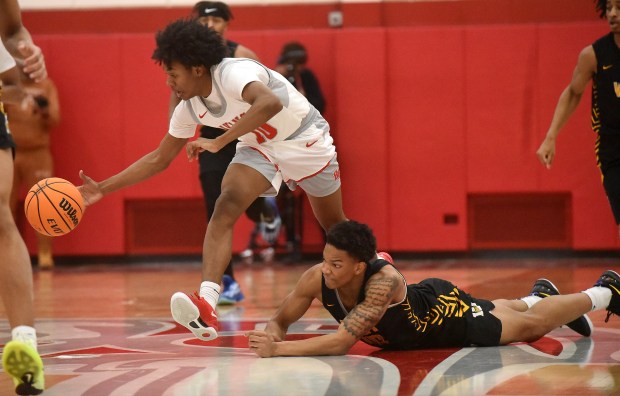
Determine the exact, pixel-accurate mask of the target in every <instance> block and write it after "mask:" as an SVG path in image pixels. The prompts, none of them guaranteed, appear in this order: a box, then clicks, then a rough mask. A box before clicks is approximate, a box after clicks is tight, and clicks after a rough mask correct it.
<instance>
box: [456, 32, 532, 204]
mask: <svg viewBox="0 0 620 396" xmlns="http://www.w3.org/2000/svg"><path fill="white" fill-rule="evenodd" d="M536 30H537V28H536V26H535V25H519V26H488V27H487V26H485V27H476V26H471V27H468V28H467V29H466V35H465V54H466V55H465V56H466V58H465V84H466V87H465V91H466V93H465V98H466V125H467V127H466V128H467V132H466V133H467V178H468V180H467V189H468V190H469V191H472V192H491V191H493V192H499V191H501V192H504V191H528V190H529V191H531V190H533V189H534V188H535V181H536V170H537V166H538V164H537V163H536V161H535V157H534V152H535V150H536V148H535V147H536V146H537V145H538V143H539V142H538V138H537V135H536V133H535V130H534V128H535V123H534V120H535V119H536V112H537V111H538V107H537V103H538V98H537V97H536V90H535V83H536V76H537V73H538V59H537V56H538V52H537V41H538V37H537V31H536Z"/></svg>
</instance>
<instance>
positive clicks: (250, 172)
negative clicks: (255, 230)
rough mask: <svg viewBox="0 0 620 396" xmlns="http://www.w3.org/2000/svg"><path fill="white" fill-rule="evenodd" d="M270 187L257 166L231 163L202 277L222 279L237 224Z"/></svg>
mask: <svg viewBox="0 0 620 396" xmlns="http://www.w3.org/2000/svg"><path fill="white" fill-rule="evenodd" d="M270 186H271V184H270V183H269V181H268V180H267V179H266V178H265V177H264V176H263V175H262V174H260V173H259V172H257V171H256V170H255V169H252V168H250V167H249V166H246V165H242V164H230V166H229V167H228V170H227V171H226V174H225V175H224V180H223V181H222V193H221V195H220V197H219V198H218V199H217V202H216V204H215V210H214V211H213V216H212V217H211V220H210V221H209V225H208V226H207V233H206V235H205V240H204V244H203V249H202V280H207V281H211V282H215V283H220V282H221V280H222V275H223V274H224V271H225V270H226V266H227V265H228V263H229V262H230V259H231V255H232V235H233V228H234V226H235V223H236V222H237V220H238V219H239V217H241V215H242V214H243V213H244V212H245V210H246V209H247V208H248V207H249V206H250V204H251V203H252V202H254V200H255V199H256V198H257V197H258V196H259V195H260V194H262V193H263V192H265V191H266V190H267V189H269V187H270Z"/></svg>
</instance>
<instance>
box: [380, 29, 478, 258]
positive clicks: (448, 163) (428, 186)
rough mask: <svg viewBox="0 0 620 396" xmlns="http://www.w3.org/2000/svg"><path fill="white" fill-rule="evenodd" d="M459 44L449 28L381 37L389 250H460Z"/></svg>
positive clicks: (463, 194)
mask: <svg viewBox="0 0 620 396" xmlns="http://www.w3.org/2000/svg"><path fill="white" fill-rule="evenodd" d="M463 43H464V32H463V29H462V28H456V27H454V28H447V29H446V28H418V29H415V28H401V29H390V31H389V33H388V37H387V49H388V50H387V52H388V54H389V57H388V59H389V65H388V70H387V76H388V84H387V85H388V98H389V99H388V102H387V103H388V106H387V108H388V120H389V122H388V129H387V134H388V136H389V142H388V147H389V155H388V164H389V165H388V166H389V168H388V169H389V172H388V174H387V175H388V179H387V180H388V183H389V186H388V191H389V192H390V195H389V196H386V197H385V198H386V200H387V201H388V202H389V214H390V216H389V217H390V219H391V223H390V226H391V227H390V238H389V240H390V241H391V246H392V248H393V249H395V250H411V249H414V250H423V251H424V250H464V249H465V248H466V241H467V239H466V224H467V223H466V221H467V217H466V205H465V203H466V202H465V197H466V191H465V180H466V173H465V169H466V168H465V165H466V162H465V135H464V125H463V118H464V100H463V97H464V93H465V92H464V86H465V84H464V80H465V78H464V77H465V76H464V64H463V59H464V56H465V53H464V45H463ZM446 215H447V216H456V217H457V219H456V221H457V223H456V224H445V223H444V217H445V216H446Z"/></svg>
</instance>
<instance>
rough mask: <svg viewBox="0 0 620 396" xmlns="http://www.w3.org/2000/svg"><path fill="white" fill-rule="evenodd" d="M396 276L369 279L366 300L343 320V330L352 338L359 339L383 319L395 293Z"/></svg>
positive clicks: (397, 280)
mask: <svg viewBox="0 0 620 396" xmlns="http://www.w3.org/2000/svg"><path fill="white" fill-rule="evenodd" d="M398 282H402V279H399V278H398V277H397V276H392V277H383V278H377V279H373V278H371V279H370V280H369V281H368V283H367V284H366V298H364V301H362V302H361V303H360V304H358V305H356V306H355V307H354V308H353V310H351V312H349V314H348V315H347V317H346V318H344V320H343V322H342V323H343V325H344V328H345V330H346V331H347V332H349V333H350V334H351V335H352V336H354V337H356V338H358V339H359V338H361V337H363V336H364V335H365V334H367V333H368V332H369V331H370V330H371V329H372V328H373V327H374V326H375V325H376V324H377V323H378V322H379V321H380V320H381V318H382V317H383V314H384V313H385V311H386V310H387V308H388V306H389V305H390V301H392V298H393V296H394V293H395V292H396V289H397V287H398Z"/></svg>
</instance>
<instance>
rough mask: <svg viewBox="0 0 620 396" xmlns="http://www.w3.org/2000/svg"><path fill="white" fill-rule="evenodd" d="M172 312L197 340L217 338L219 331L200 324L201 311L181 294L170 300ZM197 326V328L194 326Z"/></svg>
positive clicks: (173, 316)
mask: <svg viewBox="0 0 620 396" xmlns="http://www.w3.org/2000/svg"><path fill="white" fill-rule="evenodd" d="M170 312H171V313H172V318H173V319H174V320H175V321H176V322H177V323H178V324H180V325H182V326H184V327H185V328H187V329H188V330H189V331H191V332H192V333H193V334H194V335H195V336H196V338H198V339H200V340H202V341H212V340H215V339H216V338H217V331H216V330H215V329H214V328H213V327H204V326H202V325H201V324H200V322H198V318H199V317H200V311H199V310H198V307H197V306H195V305H194V303H193V302H192V300H191V299H190V298H189V297H188V296H187V295H186V294H185V293H181V292H176V293H174V294H173V295H172V297H171V298H170ZM192 324H193V325H195V326H196V327H194V326H192Z"/></svg>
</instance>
